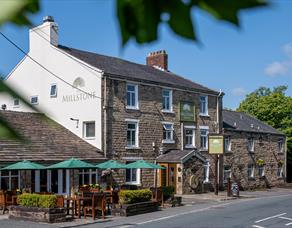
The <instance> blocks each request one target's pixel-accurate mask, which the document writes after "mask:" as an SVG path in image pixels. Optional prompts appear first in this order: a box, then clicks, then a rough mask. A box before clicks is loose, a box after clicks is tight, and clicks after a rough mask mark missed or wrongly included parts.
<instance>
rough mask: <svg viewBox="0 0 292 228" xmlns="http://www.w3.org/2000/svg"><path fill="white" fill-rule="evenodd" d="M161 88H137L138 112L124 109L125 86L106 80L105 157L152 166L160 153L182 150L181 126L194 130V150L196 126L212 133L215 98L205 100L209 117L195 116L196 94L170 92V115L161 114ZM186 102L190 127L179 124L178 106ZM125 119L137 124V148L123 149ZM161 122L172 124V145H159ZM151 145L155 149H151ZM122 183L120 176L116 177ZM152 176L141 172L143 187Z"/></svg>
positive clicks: (198, 143) (150, 172) (123, 82)
mask: <svg viewBox="0 0 292 228" xmlns="http://www.w3.org/2000/svg"><path fill="white" fill-rule="evenodd" d="M162 89H163V88H162V87H159V86H154V85H153V86H150V85H144V84H139V88H138V91H139V92H138V93H139V110H129V109H126V82H125V81H118V80H107V98H108V99H107V101H106V109H107V116H108V121H107V138H106V142H107V154H108V157H110V158H114V159H117V160H121V161H125V160H127V159H133V160H136V159H142V158H143V159H145V160H147V161H150V162H153V161H154V160H155V158H156V157H157V156H158V155H159V154H160V150H161V149H163V150H164V151H165V150H168V149H182V135H181V132H182V125H181V124H188V125H194V126H196V129H195V141H196V147H197V148H199V147H200V129H199V126H209V132H210V133H215V132H216V130H217V128H218V125H217V124H216V121H217V120H216V118H217V112H216V108H217V97H216V96H214V95H210V96H208V106H209V109H208V112H209V116H205V117H203V116H200V115H199V96H200V94H199V93H191V92H186V91H182V90H173V113H163V112H162V111H161V110H162ZM180 101H190V102H193V103H194V105H195V113H196V118H195V121H194V122H192V123H182V122H180V119H179V118H180V117H179V102H180ZM125 119H137V120H139V148H138V149H126V143H127V138H126V137H127V134H126V133H127V122H126V121H125ZM162 121H167V122H172V123H173V124H174V140H175V143H173V144H163V143H162V138H163V125H162V123H161V122H162ZM153 144H155V146H154V147H153ZM120 174H121V175H120V178H121V180H122V178H123V176H124V174H123V172H121V173H120ZM153 177H154V173H153V171H151V170H146V171H144V170H143V176H142V178H143V185H144V186H152V185H153V179H154V178H153Z"/></svg>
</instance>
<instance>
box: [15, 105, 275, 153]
mask: <svg viewBox="0 0 292 228" xmlns="http://www.w3.org/2000/svg"><path fill="white" fill-rule="evenodd" d="M13 108H20V106H19V105H15V106H13ZM278 154H279V153H278Z"/></svg>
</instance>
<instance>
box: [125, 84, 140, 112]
mask: <svg viewBox="0 0 292 228" xmlns="http://www.w3.org/2000/svg"><path fill="white" fill-rule="evenodd" d="M128 86H134V88H135V89H134V95H135V105H129V104H128V92H129V93H133V91H128ZM130 101H131V99H130ZM126 104H127V105H126V108H127V109H139V89H138V85H137V84H133V83H127V84H126Z"/></svg>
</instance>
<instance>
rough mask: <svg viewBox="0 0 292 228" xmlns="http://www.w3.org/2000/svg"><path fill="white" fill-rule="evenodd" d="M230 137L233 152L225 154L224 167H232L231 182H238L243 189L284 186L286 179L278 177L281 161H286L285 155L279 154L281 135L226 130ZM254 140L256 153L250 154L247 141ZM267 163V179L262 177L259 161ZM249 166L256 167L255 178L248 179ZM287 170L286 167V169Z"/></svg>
mask: <svg viewBox="0 0 292 228" xmlns="http://www.w3.org/2000/svg"><path fill="white" fill-rule="evenodd" d="M224 133H225V134H226V135H230V142H231V150H230V152H225V154H224V165H227V166H230V167H231V173H232V175H231V180H232V181H236V182H238V184H239V186H240V188H241V189H255V188H267V187H272V186H278V185H281V184H284V182H285V177H283V178H279V177H278V176H277V167H278V163H279V162H280V161H285V153H279V149H278V140H279V139H280V138H283V136H281V135H269V134H263V133H249V132H238V131H230V130H226V129H224ZM249 137H253V138H254V152H253V153H251V152H248V147H247V140H248V138H249ZM259 159H262V160H264V162H265V165H264V167H265V168H264V169H265V177H260V176H259V172H258V167H259V165H258V164H257V163H258V160H259ZM248 164H253V165H254V167H255V171H254V177H253V178H251V177H248V174H247V172H248V171H247V170H248ZM284 170H285V167H284Z"/></svg>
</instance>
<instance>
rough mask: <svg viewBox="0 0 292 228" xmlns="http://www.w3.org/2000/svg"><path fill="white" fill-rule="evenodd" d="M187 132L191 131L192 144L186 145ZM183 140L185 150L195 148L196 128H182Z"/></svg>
mask: <svg viewBox="0 0 292 228" xmlns="http://www.w3.org/2000/svg"><path fill="white" fill-rule="evenodd" d="M187 130H192V132H193V135H192V137H193V139H192V144H187V140H186V139H187V134H186V131H187ZM184 138H185V140H184V141H185V148H196V127H195V126H184Z"/></svg>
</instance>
